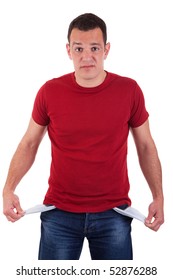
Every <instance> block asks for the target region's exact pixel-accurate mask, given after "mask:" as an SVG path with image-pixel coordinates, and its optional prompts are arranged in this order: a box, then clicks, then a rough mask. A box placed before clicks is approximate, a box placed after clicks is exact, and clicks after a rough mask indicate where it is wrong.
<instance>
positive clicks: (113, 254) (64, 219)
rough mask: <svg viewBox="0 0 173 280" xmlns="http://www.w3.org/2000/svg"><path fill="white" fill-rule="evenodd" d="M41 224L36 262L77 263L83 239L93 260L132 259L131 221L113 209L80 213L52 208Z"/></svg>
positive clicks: (43, 216) (42, 217)
mask: <svg viewBox="0 0 173 280" xmlns="http://www.w3.org/2000/svg"><path fill="white" fill-rule="evenodd" d="M120 208H123V206H122V207H120ZM41 221H42V223H41V239H40V248H39V260H79V258H80V254H81V251H82V247H83V242H84V238H85V237H86V238H87V239H88V243H89V250H90V255H91V259H92V260H132V242H131V222H132V219H131V218H129V217H125V216H122V215H121V214H118V213H116V212H115V211H114V210H112V209H111V210H108V211H105V212H99V213H79V214H78V213H70V212H66V211H62V210H59V209H55V210H51V211H47V212H43V213H41Z"/></svg>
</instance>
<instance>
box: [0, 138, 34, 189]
mask: <svg viewBox="0 0 173 280" xmlns="http://www.w3.org/2000/svg"><path fill="white" fill-rule="evenodd" d="M36 152H37V147H32V146H30V145H29V144H25V143H23V141H21V143H20V144H19V146H18V148H17V150H16V152H15V154H14V156H13V158H12V160H11V163H10V167H9V171H8V175H7V180H6V183H5V187H4V190H3V194H5V193H6V192H9V191H14V190H15V188H16V186H17V185H18V184H19V182H20V180H21V179H22V178H23V176H24V175H25V174H26V173H27V171H28V170H29V169H30V167H31V166H32V164H33V162H34V160H35V155H36Z"/></svg>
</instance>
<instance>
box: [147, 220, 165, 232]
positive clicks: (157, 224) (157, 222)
mask: <svg viewBox="0 0 173 280" xmlns="http://www.w3.org/2000/svg"><path fill="white" fill-rule="evenodd" d="M145 225H146V226H147V227H148V228H150V229H151V230H154V231H158V229H159V228H160V226H161V225H162V222H161V220H160V219H159V218H155V219H154V221H153V222H148V221H147V219H146V220H145Z"/></svg>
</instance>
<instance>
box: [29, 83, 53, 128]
mask: <svg viewBox="0 0 173 280" xmlns="http://www.w3.org/2000/svg"><path fill="white" fill-rule="evenodd" d="M32 118H33V120H34V121H35V122H36V123H38V124H39V125H43V126H46V125H48V124H49V117H48V115H47V106H46V84H44V85H43V86H42V87H41V88H40V90H39V91H38V93H37V95H36V98H35V101H34V106H33V110H32Z"/></svg>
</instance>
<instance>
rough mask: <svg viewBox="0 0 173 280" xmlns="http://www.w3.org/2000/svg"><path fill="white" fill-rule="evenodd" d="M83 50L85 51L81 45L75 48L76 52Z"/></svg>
mask: <svg viewBox="0 0 173 280" xmlns="http://www.w3.org/2000/svg"><path fill="white" fill-rule="evenodd" d="M82 51H83V48H81V47H77V48H75V52H82Z"/></svg>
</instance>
